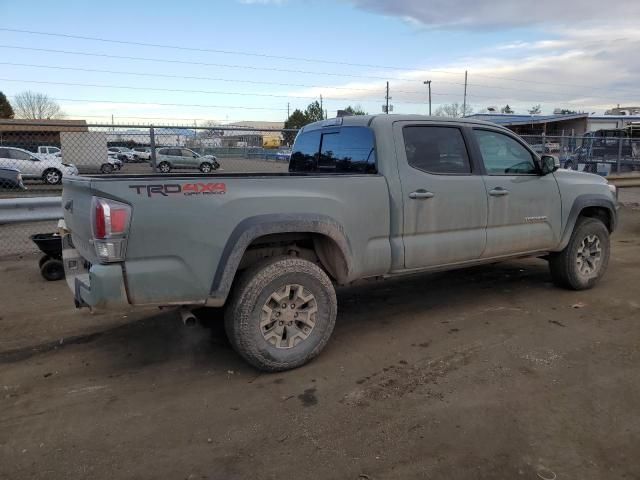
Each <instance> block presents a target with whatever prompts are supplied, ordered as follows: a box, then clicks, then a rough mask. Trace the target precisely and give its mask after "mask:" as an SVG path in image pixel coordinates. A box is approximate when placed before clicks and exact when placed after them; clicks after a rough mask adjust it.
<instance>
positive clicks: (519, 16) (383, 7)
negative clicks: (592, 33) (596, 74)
mask: <svg viewBox="0 0 640 480" xmlns="http://www.w3.org/2000/svg"><path fill="white" fill-rule="evenodd" d="M347 1H348V2H350V3H352V4H354V5H355V6H356V7H358V8H361V9H364V10H369V11H373V12H376V13H380V14H383V15H388V16H395V17H399V18H402V19H404V20H407V21H409V22H411V23H414V24H418V25H421V26H424V27H428V28H448V29H450V28H466V29H469V28H470V29H490V28H512V27H531V26H535V25H569V26H571V25H577V24H591V25H598V24H602V23H603V21H606V22H608V23H611V22H612V21H613V22H616V23H627V22H631V21H633V22H635V21H637V18H638V17H640V1H638V0H616V1H614V2H606V3H604V2H603V1H602V0H563V1H557V0H537V1H535V2H531V1H529V0H394V1H388V0H347ZM603 16H606V18H605V19H603ZM627 19H628V20H627Z"/></svg>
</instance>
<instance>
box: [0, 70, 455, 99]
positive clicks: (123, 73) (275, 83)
mask: <svg viewBox="0 0 640 480" xmlns="http://www.w3.org/2000/svg"><path fill="white" fill-rule="evenodd" d="M0 65H11V66H16V67H33V68H44V69H53V70H70V71H74V72H90V73H112V74H116V75H134V76H141V77H157V78H177V79H183V80H212V81H220V82H232V83H248V84H254V85H274V86H281V87H302V88H322V89H335V90H350V91H351V90H354V91H361V92H371V93H376V92H377V91H376V90H375V89H371V88H355V87H354V88H351V87H336V86H329V85H311V84H304V83H282V82H264V81H257V80H242V79H237V78H221V77H203V76H191V75H169V74H165V73H147V72H130V71H123V70H102V69H95V68H80V67H61V66H58V65H37V64H32V63H14V62H0ZM440 83H442V82H440ZM452 85H456V84H452ZM401 93H420V92H419V91H404V92H401Z"/></svg>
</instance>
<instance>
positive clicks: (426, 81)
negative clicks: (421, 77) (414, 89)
mask: <svg viewBox="0 0 640 480" xmlns="http://www.w3.org/2000/svg"><path fill="white" fill-rule="evenodd" d="M423 83H424V84H425V85H427V86H428V87H429V116H431V80H425V81H424V82H423Z"/></svg>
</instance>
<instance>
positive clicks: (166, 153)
mask: <svg viewBox="0 0 640 480" xmlns="http://www.w3.org/2000/svg"><path fill="white" fill-rule="evenodd" d="M157 153H158V155H169V149H168V148H161V149H160V150H158V152H157Z"/></svg>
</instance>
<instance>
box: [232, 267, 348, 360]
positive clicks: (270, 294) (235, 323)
mask: <svg viewBox="0 0 640 480" xmlns="http://www.w3.org/2000/svg"><path fill="white" fill-rule="evenodd" d="M281 302H282V303H281ZM337 309H338V307H337V300H336V294H335V290H334V288H333V284H332V283H331V280H330V279H329V277H328V276H327V274H326V273H325V272H324V271H323V270H322V269H321V268H320V267H318V266H317V265H316V264H314V263H312V262H310V261H308V260H303V259H301V258H296V257H275V258H271V259H268V260H266V261H264V262H261V263H259V264H257V265H255V266H253V267H251V268H249V269H247V270H246V271H245V272H243V273H242V274H241V275H240V277H239V279H238V281H237V284H236V285H235V287H234V289H233V292H232V296H231V299H230V301H229V302H228V304H227V307H226V311H225V330H226V332H227V336H228V338H229V342H230V343H231V345H232V346H233V348H234V349H235V350H236V352H238V353H239V354H240V355H241V356H242V357H243V358H244V359H245V360H246V361H247V362H249V363H250V364H251V365H253V366H254V367H256V368H258V369H260V370H263V371H267V372H277V371H282V370H289V369H292V368H296V367H299V366H301V365H304V364H305V363H307V362H308V361H310V360H311V359H313V358H314V357H316V356H317V355H318V354H319V353H320V352H321V351H322V349H323V348H324V346H325V345H326V343H327V341H328V340H329V337H330V336H331V333H332V332H333V327H334V325H335V321H336V313H337Z"/></svg>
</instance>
